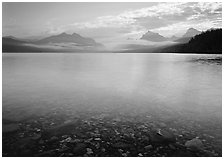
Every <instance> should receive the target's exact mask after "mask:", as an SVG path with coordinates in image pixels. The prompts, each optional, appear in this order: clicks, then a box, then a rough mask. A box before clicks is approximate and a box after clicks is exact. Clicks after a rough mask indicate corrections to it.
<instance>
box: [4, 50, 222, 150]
mask: <svg viewBox="0 0 224 159" xmlns="http://www.w3.org/2000/svg"><path fill="white" fill-rule="evenodd" d="M220 57H221V56H220V55H185V54H139V53H138V54H112V53H111V54H110V53H105V54H86V53H85V54H81V53H80V54H68V53H67V54H63V53H61V54H33V53H32V54H22V53H21V54H3V70H2V71H3V85H2V86H3V87H2V88H3V94H2V101H3V123H4V120H9V121H13V122H21V121H26V120H28V119H29V120H30V119H32V118H34V117H39V116H46V115H49V114H51V113H52V112H54V111H60V112H61V113H62V112H64V113H65V114H66V112H68V113H71V112H72V113H73V115H74V114H77V112H82V113H85V112H86V113H87V112H88V113H93V112H94V113H98V114H102V113H105V112H107V113H111V114H112V113H114V114H119V113H121V114H122V116H127V117H129V116H130V117H131V116H140V117H141V116H142V117H143V116H147V115H151V116H154V117H155V119H156V120H158V121H161V122H163V123H165V124H166V127H170V128H172V126H174V125H173V123H175V122H177V124H176V125H175V126H176V129H177V128H178V126H179V127H185V128H188V129H192V130H193V129H196V130H194V131H195V134H194V135H193V136H192V137H196V136H200V135H201V137H202V136H203V135H202V134H204V133H207V134H209V135H210V136H213V137H214V139H212V140H211V141H210V144H211V145H212V146H213V148H214V147H215V148H216V149H217V150H216V151H217V152H218V153H220V151H221V126H222V125H221V117H222V78H221V77H222V67H221V63H220V61H219V62H217V61H216V60H211V59H215V58H220ZM206 59H210V60H206ZM171 121H172V122H171ZM178 122H179V123H178ZM195 125H199V126H198V127H197V128H196V127H195ZM211 126H212V127H213V128H212V130H211Z"/></svg>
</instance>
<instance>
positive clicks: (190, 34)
mask: <svg viewBox="0 0 224 159" xmlns="http://www.w3.org/2000/svg"><path fill="white" fill-rule="evenodd" d="M200 33H201V31H198V30H197V29H194V28H189V29H188V30H187V32H186V33H185V34H184V35H183V36H182V37H183V38H186V37H193V36H195V35H198V34H200Z"/></svg>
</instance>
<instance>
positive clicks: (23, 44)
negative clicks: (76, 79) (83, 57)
mask: <svg viewBox="0 0 224 159" xmlns="http://www.w3.org/2000/svg"><path fill="white" fill-rule="evenodd" d="M101 48H103V45H102V44H100V43H97V42H96V41H95V40H93V39H91V38H86V37H82V36H81V35H79V34H77V33H73V34H67V33H61V34H58V35H53V36H50V37H47V38H44V39H41V40H36V41H29V40H22V39H19V38H16V37H14V36H6V37H3V38H2V51H3V52H94V51H99V50H100V49H101Z"/></svg>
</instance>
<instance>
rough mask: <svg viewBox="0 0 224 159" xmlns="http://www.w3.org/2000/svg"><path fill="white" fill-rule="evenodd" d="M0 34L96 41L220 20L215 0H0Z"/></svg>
mask: <svg viewBox="0 0 224 159" xmlns="http://www.w3.org/2000/svg"><path fill="white" fill-rule="evenodd" d="M2 12H3V24H2V25H3V36H6V35H13V36H16V37H30V36H48V35H53V34H58V33H61V32H67V33H73V32H76V33H79V34H81V35H82V36H87V37H92V38H94V39H96V40H98V41H102V42H103V41H105V42H106V41H115V40H122V39H127V38H128V37H129V38H139V37H140V36H141V35H142V34H143V33H145V32H146V31H147V30H150V31H154V32H158V33H160V34H161V35H163V36H172V35H179V36H181V35H182V34H184V32H185V31H186V30H187V29H188V28H190V27H194V28H196V29H198V30H207V29H209V28H212V27H215V28H217V27H221V26H222V4H221V3H215V2H212V3H208V2H205V3H201V2H200V3H187V2H184V3H171V2H167V3H152V2H148V3H146V2H139V3H138V2H135V3H130V2H115V3H110V2H99V3H96V2H95V3H94V2H93V3H90V2H83V3H81V2H79V3H78V2H76V3H72V2H70V3H63V2H62V3H54V2H49V3H46V2H42V3H41V2H37V3H33V2H32V3H25V2H17V3H16V2H9V3H7V2H4V3H3V11H2Z"/></svg>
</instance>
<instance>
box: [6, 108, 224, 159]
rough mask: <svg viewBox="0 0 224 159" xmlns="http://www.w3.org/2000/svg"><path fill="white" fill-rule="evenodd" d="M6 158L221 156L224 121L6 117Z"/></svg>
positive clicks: (66, 114) (115, 115)
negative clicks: (19, 119) (19, 118)
mask: <svg viewBox="0 0 224 159" xmlns="http://www.w3.org/2000/svg"><path fill="white" fill-rule="evenodd" d="M2 143H3V156H4V157H9V156H10V157H13V156H20V157H22V156H31V157H38V156H39V157H48V156H49V157H54V156H55V157H59V156H60V157H72V156H84V157H119V156H121V157H146V156H148V157H149V156H154V157H164V156H169V157H177V156H180V157H190V156H191V157H192V156H197V157H203V156H210V157H219V156H221V154H222V152H221V150H222V148H221V144H222V140H221V123H220V124H217V122H216V121H214V120H208V121H205V120H203V122H202V121H197V120H192V118H188V119H186V118H182V117H181V116H179V117H178V116H174V115H173V116H172V114H169V113H167V112H166V113H164V112H162V114H158V112H147V111H146V112H144V113H136V112H134V111H133V112H132V113H131V112H129V113H127V112H125V111H103V112H99V111H85V112H82V111H80V112H78V111H76V112H74V111H72V110H69V109H67V110H66V111H65V110H64V109H62V108H61V109H57V110H54V111H52V112H51V113H48V114H45V115H43V116H32V117H31V118H29V119H26V120H23V121H19V122H15V121H10V120H6V119H3V141H2Z"/></svg>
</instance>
